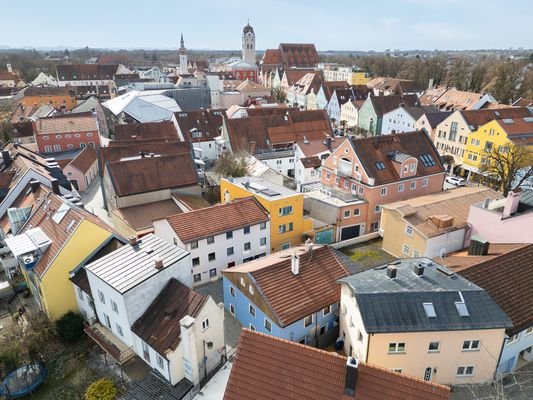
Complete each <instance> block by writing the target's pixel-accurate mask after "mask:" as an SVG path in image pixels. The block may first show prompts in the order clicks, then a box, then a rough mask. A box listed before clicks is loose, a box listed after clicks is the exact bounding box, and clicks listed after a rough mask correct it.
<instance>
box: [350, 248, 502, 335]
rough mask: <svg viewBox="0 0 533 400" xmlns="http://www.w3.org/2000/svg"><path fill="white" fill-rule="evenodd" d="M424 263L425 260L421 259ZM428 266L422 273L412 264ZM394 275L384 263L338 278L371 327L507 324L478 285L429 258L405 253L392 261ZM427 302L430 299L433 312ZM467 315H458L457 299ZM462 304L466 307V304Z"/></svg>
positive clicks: (380, 330) (410, 329)
mask: <svg viewBox="0 0 533 400" xmlns="http://www.w3.org/2000/svg"><path fill="white" fill-rule="evenodd" d="M420 263H422V264H420ZM418 265H421V266H423V268H424V271H423V274H422V275H421V276H419V275H417V274H416V273H415V272H414V267H415V266H418ZM394 267H395V268H396V278H393V279H391V278H389V276H388V275H387V268H386V266H381V267H377V268H374V269H372V270H368V271H364V272H361V273H358V274H356V275H352V276H349V277H347V278H343V279H340V280H339V282H343V283H347V284H348V285H349V287H350V288H351V289H352V292H353V293H354V295H355V298H356V299H357V304H358V307H359V310H360V312H361V316H362V318H363V322H364V325H365V330H366V331H367V332H369V333H384V332H421V331H449V330H469V329H492V328H507V327H509V326H510V325H511V321H510V319H509V317H508V316H507V315H506V314H505V313H504V312H503V311H502V309H501V308H500V307H499V306H498V305H497V304H496V302H495V301H494V300H493V299H492V298H491V297H490V296H489V295H488V293H486V292H485V291H484V290H483V289H481V288H480V287H479V286H477V285H475V284H473V283H472V282H470V281H468V280H467V279H465V278H463V277H461V276H459V275H456V274H454V273H453V271H451V270H449V269H447V268H446V267H444V266H442V265H439V264H436V263H435V262H432V261H431V260H429V259H426V258H420V259H403V260H401V261H398V262H396V263H395V264H394ZM424 303H431V304H432V306H433V310H434V313H435V317H433V316H431V317H430V316H428V315H427V314H426V311H425V306H424ZM458 304H459V305H460V306H462V305H463V304H464V306H465V307H466V309H467V310H468V313H467V314H468V315H466V314H464V315H460V313H459V308H460V307H458V306H457V305H458ZM463 308H464V307H463Z"/></svg>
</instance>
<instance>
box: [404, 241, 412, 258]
mask: <svg viewBox="0 0 533 400" xmlns="http://www.w3.org/2000/svg"><path fill="white" fill-rule="evenodd" d="M402 252H403V254H405V255H406V256H408V255H409V254H411V248H410V247H409V245H407V244H404V245H403V248H402Z"/></svg>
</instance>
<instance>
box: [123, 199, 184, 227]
mask: <svg viewBox="0 0 533 400" xmlns="http://www.w3.org/2000/svg"><path fill="white" fill-rule="evenodd" d="M180 212H181V209H180V208H179V207H178V205H177V204H176V202H175V201H174V200H171V199H168V200H161V201H155V202H153V203H147V204H139V205H137V206H131V207H124V208H120V209H117V210H113V213H114V214H118V215H119V217H120V218H122V219H123V220H124V221H125V222H126V223H127V224H128V225H129V226H130V227H131V228H133V229H134V230H135V231H136V232H137V233H138V234H139V233H145V232H147V231H149V232H153V221H155V220H157V219H161V218H166V217H168V216H169V215H175V214H178V213H180Z"/></svg>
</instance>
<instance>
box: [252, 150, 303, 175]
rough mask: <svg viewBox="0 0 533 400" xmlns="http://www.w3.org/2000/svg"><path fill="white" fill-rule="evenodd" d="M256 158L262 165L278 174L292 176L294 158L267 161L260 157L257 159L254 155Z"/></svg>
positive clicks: (269, 159)
mask: <svg viewBox="0 0 533 400" xmlns="http://www.w3.org/2000/svg"><path fill="white" fill-rule="evenodd" d="M256 157H257V158H258V159H259V160H261V162H262V163H263V164H265V165H267V166H268V167H270V168H272V169H273V170H275V171H278V172H279V173H280V174H283V175H285V176H294V169H295V163H294V156H290V157H279V158H268V159H265V158H263V157H261V156H260V155H259V157H258V156H257V155H256Z"/></svg>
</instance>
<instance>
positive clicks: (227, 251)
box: [226, 247, 234, 256]
mask: <svg viewBox="0 0 533 400" xmlns="http://www.w3.org/2000/svg"><path fill="white" fill-rule="evenodd" d="M233 253H234V251H233V247H228V248H227V249H226V255H228V256H232V255H233Z"/></svg>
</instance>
